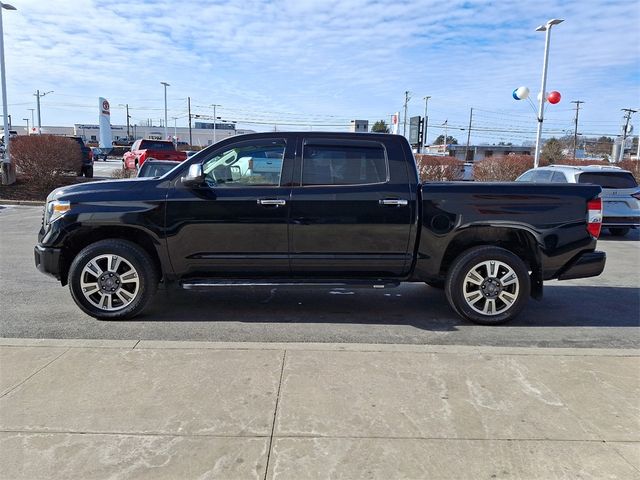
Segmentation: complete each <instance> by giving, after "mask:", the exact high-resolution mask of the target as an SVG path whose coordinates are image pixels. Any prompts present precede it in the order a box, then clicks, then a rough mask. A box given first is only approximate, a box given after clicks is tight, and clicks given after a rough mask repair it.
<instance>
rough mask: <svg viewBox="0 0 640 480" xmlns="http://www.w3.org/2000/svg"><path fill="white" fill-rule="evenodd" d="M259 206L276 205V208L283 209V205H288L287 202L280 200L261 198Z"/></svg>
mask: <svg viewBox="0 0 640 480" xmlns="http://www.w3.org/2000/svg"><path fill="white" fill-rule="evenodd" d="M258 204H259V205H275V206H276V207H281V206H283V205H286V204H287V201H286V200H278V199H275V198H259V199H258Z"/></svg>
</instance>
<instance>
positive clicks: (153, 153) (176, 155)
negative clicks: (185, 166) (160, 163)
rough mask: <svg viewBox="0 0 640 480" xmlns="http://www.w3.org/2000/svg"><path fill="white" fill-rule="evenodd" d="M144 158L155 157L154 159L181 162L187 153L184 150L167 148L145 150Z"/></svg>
mask: <svg viewBox="0 0 640 480" xmlns="http://www.w3.org/2000/svg"><path fill="white" fill-rule="evenodd" d="M146 158H147V159H149V158H155V159H156V160H173V161H176V162H182V161H184V160H186V159H187V154H186V153H184V152H171V151H167V150H147V151H146Z"/></svg>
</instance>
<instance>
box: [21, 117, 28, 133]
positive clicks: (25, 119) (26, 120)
mask: <svg viewBox="0 0 640 480" xmlns="http://www.w3.org/2000/svg"><path fill="white" fill-rule="evenodd" d="M22 120H24V121H25V122H27V135H29V119H28V118H23V119H22Z"/></svg>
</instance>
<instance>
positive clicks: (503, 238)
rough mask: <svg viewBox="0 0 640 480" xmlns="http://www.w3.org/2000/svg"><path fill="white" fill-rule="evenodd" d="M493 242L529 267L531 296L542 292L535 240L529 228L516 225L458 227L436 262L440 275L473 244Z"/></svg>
mask: <svg viewBox="0 0 640 480" xmlns="http://www.w3.org/2000/svg"><path fill="white" fill-rule="evenodd" d="M489 245H491V246H495V247H501V248H504V249H505V250H509V251H510V252H512V253H514V254H515V255H517V256H518V257H520V258H521V259H522V260H524V262H525V263H526V265H527V267H528V268H529V270H530V271H531V274H530V279H531V296H532V297H533V298H536V299H539V298H541V296H542V259H541V256H540V248H539V246H538V242H537V241H536V239H535V237H534V236H533V234H532V233H531V232H528V231H526V230H525V229H523V228H517V227H511V226H509V227H494V226H472V227H469V228H466V229H464V230H462V231H461V232H460V233H459V234H458V235H456V236H455V238H454V239H453V240H452V241H451V242H450V243H449V245H448V246H447V249H446V250H445V252H444V255H443V256H442V261H441V263H440V275H441V276H442V277H443V278H444V277H446V275H447V271H448V270H449V268H450V267H451V264H452V263H453V261H454V260H455V259H456V258H457V257H458V256H459V255H460V254H462V253H463V252H465V251H466V250H469V249H470V248H473V247H479V246H489Z"/></svg>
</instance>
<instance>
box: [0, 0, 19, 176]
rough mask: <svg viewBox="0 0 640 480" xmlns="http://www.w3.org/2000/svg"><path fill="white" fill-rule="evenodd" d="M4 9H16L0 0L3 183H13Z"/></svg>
mask: <svg viewBox="0 0 640 480" xmlns="http://www.w3.org/2000/svg"><path fill="white" fill-rule="evenodd" d="M2 10H16V7H14V6H13V5H9V4H8V3H2V2H0V73H1V74H2V114H3V120H4V158H3V159H2V184H3V185H11V184H12V183H15V181H16V172H15V170H14V169H13V168H12V165H11V155H10V152H9V144H10V143H11V141H10V139H9V137H10V134H9V112H8V110H7V73H6V71H5V68H4V28H3V26H2Z"/></svg>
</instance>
